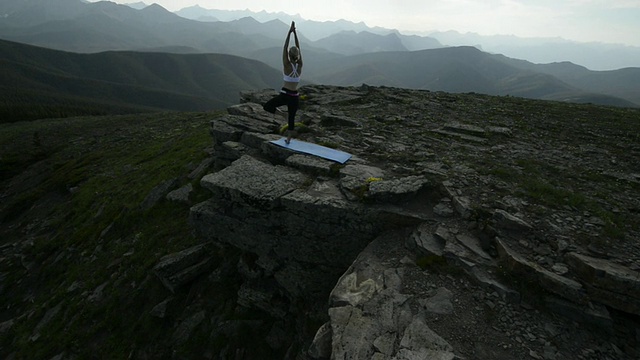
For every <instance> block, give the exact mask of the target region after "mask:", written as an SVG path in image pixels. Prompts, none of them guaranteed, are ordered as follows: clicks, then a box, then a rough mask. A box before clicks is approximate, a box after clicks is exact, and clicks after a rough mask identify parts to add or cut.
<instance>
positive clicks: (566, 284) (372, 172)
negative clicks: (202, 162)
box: [156, 86, 640, 360]
mask: <svg viewBox="0 0 640 360" xmlns="http://www.w3.org/2000/svg"><path fill="white" fill-rule="evenodd" d="M302 93H303V94H308V99H306V100H304V102H305V104H304V106H305V108H304V109H303V110H302V112H301V113H302V115H301V120H302V121H303V122H305V123H306V124H307V126H306V128H308V129H310V132H307V133H301V134H300V138H301V139H303V140H307V141H312V142H315V143H318V144H324V145H326V146H337V147H338V148H339V149H340V150H343V151H347V152H350V153H352V154H353V155H354V156H353V158H352V159H351V160H349V161H348V162H347V163H346V164H345V165H340V164H336V163H332V162H330V161H326V160H323V159H319V158H315V157H312V156H308V155H303V154H296V153H293V152H291V151H289V150H287V149H284V148H281V147H278V146H277V145H274V144H272V143H270V142H269V141H270V140H274V139H278V138H279V137H280V135H278V134H277V131H278V128H279V124H280V123H282V121H277V120H280V119H277V120H276V119H274V117H273V116H271V115H270V114H266V113H265V112H263V111H262V110H261V107H260V105H258V103H260V102H263V101H264V99H265V98H266V97H268V96H269V95H270V93H269V92H248V93H244V94H242V99H243V101H245V103H243V104H240V105H237V106H234V107H232V108H230V109H229V115H226V116H221V117H218V118H214V119H212V120H211V135H212V137H213V143H214V150H215V151H214V159H215V160H214V161H215V168H216V171H215V172H213V173H211V174H208V175H206V176H204V177H203V178H202V181H201V185H202V186H203V187H204V188H206V189H208V190H210V192H211V198H210V200H208V201H206V202H203V203H200V204H197V205H195V206H193V207H192V209H191V221H192V223H193V226H194V228H195V230H196V232H197V234H198V236H199V237H201V238H202V239H203V240H204V241H206V242H207V243H214V244H216V245H217V246H222V247H231V248H234V249H238V250H240V251H241V252H242V253H243V254H244V256H243V259H244V260H243V261H242V263H241V264H239V265H238V267H241V268H242V269H243V270H242V271H241V274H242V276H243V279H244V283H243V285H242V287H241V291H240V292H239V294H238V298H239V299H238V302H239V304H240V305H242V306H244V307H247V308H256V309H259V310H261V311H264V312H266V313H268V314H269V315H270V316H272V317H274V318H277V319H284V318H287V317H289V318H290V317H294V318H297V320H296V321H295V325H293V327H295V328H298V329H299V328H304V327H305V326H306V327H309V326H310V324H309V323H308V322H305V320H304V319H303V317H304V316H305V313H304V311H309V310H308V309H314V310H313V311H315V312H316V315H318V317H319V318H324V320H325V321H324V325H322V326H320V327H319V328H318V327H317V326H316V327H315V328H314V329H313V330H311V333H309V332H304V331H302V332H299V333H298V334H297V336H296V338H295V342H297V343H298V345H297V346H296V347H294V348H296V349H298V351H297V353H296V354H297V356H308V357H310V358H313V359H325V358H331V359H380V360H381V359H472V358H473V359H508V358H533V359H578V358H579V359H596V358H601V359H605V358H621V359H622V358H626V357H629V358H631V357H633V356H637V355H638V352H637V349H636V348H635V344H634V342H635V341H637V340H638V337H640V330H638V329H640V327H638V325H637V324H638V323H637V322H635V320H634V319H637V317H638V316H640V291H638V289H640V286H639V285H640V284H638V282H639V281H640V272H639V271H638V270H639V268H638V264H637V261H638V259H640V256H639V254H640V252H638V251H637V247H636V246H637V245H635V244H633V243H630V242H625V243H624V244H621V245H619V246H618V247H617V248H615V249H612V250H611V251H610V252H609V253H608V254H607V255H605V256H602V254H596V253H595V252H594V251H593V250H589V249H594V246H582V245H581V244H579V243H577V242H576V241H574V240H572V239H571V236H572V232H571V229H572V227H570V226H563V224H567V223H570V224H576V223H577V222H579V221H583V222H584V227H582V228H580V229H593V228H595V227H597V226H602V225H598V223H597V221H596V219H591V216H590V215H591V214H585V213H584V212H583V213H582V214H581V215H579V216H572V217H571V219H570V220H569V219H567V218H569V217H570V216H564V219H563V220H562V221H553V219H561V218H563V217H562V216H560V215H559V212H550V211H545V210H546V209H547V206H549V205H548V203H544V202H541V203H540V204H531V203H530V202H531V201H532V200H531V196H529V197H526V198H525V197H518V194H521V192H518V191H513V192H511V193H510V194H508V195H507V194H506V193H507V192H509V191H508V190H510V189H509V187H510V184H508V183H505V182H502V181H500V180H497V178H496V176H497V175H496V174H501V173H499V171H501V170H500V169H501V168H500V167H499V163H497V165H495V167H493V169H494V170H490V171H489V170H488V171H487V173H486V174H481V173H479V172H478V171H477V170H476V169H474V168H472V166H473V162H474V161H476V162H481V163H486V162H488V161H502V160H500V159H502V157H503V156H504V155H500V156H497V157H494V155H493V154H494V153H498V152H500V153H508V154H510V156H516V154H517V153H519V152H520V153H521V152H525V151H528V150H525V148H526V147H527V146H528V141H530V140H528V139H526V138H524V137H522V138H518V136H519V134H518V132H517V130H516V129H512V128H510V127H508V124H509V123H512V122H510V121H504V122H502V123H500V124H493V125H491V126H481V125H479V124H477V123H470V124H461V123H460V122H459V121H440V120H437V119H434V116H433V115H432V114H433V113H432V112H431V110H430V109H431V108H437V109H438V110H439V111H440V113H442V111H444V109H446V108H447V107H448V106H454V105H450V103H449V101H454V100H451V99H450V98H449V97H448V95H447V94H438V93H429V92H411V93H409V92H407V93H405V92H404V90H397V89H376V88H370V87H367V86H363V87H360V88H333V87H325V86H308V87H305V88H304V89H303V91H302ZM381 93H382V95H381ZM380 96H382V97H384V98H387V99H389V98H393V97H397V98H398V101H401V102H402V103H404V104H407V106H405V107H403V108H400V107H397V108H393V109H387V111H380V110H381V109H380V106H379V104H377V103H376V101H377V99H379V97H380ZM343 104H347V105H345V106H340V105H343ZM336 107H338V108H339V109H341V110H336V109H335V108H336ZM356 110H358V111H360V117H357V118H356V117H354V114H356ZM402 111H404V112H402ZM469 122H472V121H469ZM396 125H401V126H402V129H404V130H398V129H399V127H398V126H396ZM394 129H395V132H394ZM516 139H517V140H516ZM452 146H455V147H457V148H458V150H459V151H461V152H465V151H468V152H470V153H471V155H469V157H468V158H466V159H461V158H454V157H453V156H452V155H451V154H450V152H449V150H448V148H449V147H452ZM539 151H541V152H545V151H549V149H539ZM492 159H493V160H492ZM496 159H499V160H496ZM522 166H525V164H524V163H522ZM507 176H515V175H506V174H505V175H504V177H507ZM635 201H636V203H634V204H631V203H629V202H628V200H625V201H624V202H622V203H620V205H619V206H628V207H632V206H637V205H638V204H637V199H636V200H635ZM533 205H535V206H533ZM561 209H565V210H563V211H573V209H574V208H572V207H571V206H570V205H567V206H565V207H561ZM543 212H544V214H543V215H541V214H542V213H543ZM586 215H589V216H586ZM578 218H579V219H578ZM571 226H577V225H571ZM575 229H576V231H574V232H573V234H574V235H575V234H578V231H577V227H576V228H575ZM580 233H582V232H580ZM634 234H635V235H637V233H634V232H633V231H632V232H631V233H630V235H631V236H634ZM624 250H627V255H628V256H627V257H626V258H625V257H622V256H616V255H615V254H616V251H620V252H619V253H624ZM629 250H630V251H629ZM200 251H201V249H200V248H195V249H192V250H190V252H189V254H192V253H193V254H195V253H198V252H200ZM189 254H187V255H189ZM189 257H191V255H189ZM172 259H173V258H168V259H166V261H163V263H162V264H158V266H157V267H156V269H157V272H158V276H161V278H162V279H163V282H164V283H165V284H166V285H167V286H168V287H170V288H173V287H175V286H180V279H181V278H183V277H184V276H189V275H183V271H184V269H192V268H193V267H194V266H195V267H197V268H202V267H204V266H205V265H206V263H204V264H203V261H206V260H201V259H198V260H193V261H191V262H189V263H188V264H186V265H184V266H181V267H179V271H176V273H169V274H168V275H162V274H163V271H164V270H163V269H167V268H172V267H175V266H174V265H172V264H173V263H174V261H173V260H172ZM634 264H635V265H634ZM303 309H306V310H304V311H303ZM558 315H560V317H558ZM623 319H624V320H623ZM576 323H577V324H580V325H579V326H580V327H579V329H578V330H571V329H572V328H573V327H574V325H575V324H576ZM316 330H317V331H316ZM599 330H602V333H603V334H608V335H602V336H603V337H600V336H601V335H600V334H601V333H600V332H598V331H599ZM310 335H311V336H310ZM606 336H610V337H606ZM594 339H597V340H594ZM589 344H599V345H598V349H597V350H594V349H592V348H591V347H589V346H590V345H589ZM594 346H596V345H592V347H594ZM621 349H622V350H621ZM296 354H292V353H289V354H288V356H289V357H290V358H294V357H295V356H296Z"/></svg>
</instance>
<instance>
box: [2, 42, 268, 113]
mask: <svg viewBox="0 0 640 360" xmlns="http://www.w3.org/2000/svg"><path fill="white" fill-rule="evenodd" d="M0 65H1V66H0V98H1V99H2V100H1V101H0V122H14V121H22V120H33V119H37V118H55V117H66V116H80V115H104V114H121V113H132V112H148V111H159V110H160V111H167V110H169V111H173V110H178V111H208V110H213V109H223V108H225V107H227V106H229V105H231V104H234V103H236V102H237V97H238V92H239V91H240V90H245V89H263V88H269V87H273V86H274V84H276V83H277V81H278V78H279V75H278V72H277V71H276V70H275V69H273V68H271V67H269V66H267V65H265V64H263V63H260V62H257V61H254V60H249V59H244V58H240V57H236V56H231V55H222V54H186V55H184V54H167V53H138V52H106V53H99V54H74V53H68V52H62V51H55V50H49V49H44V48H38V47H33V46H28V45H23V44H18V43H12V42H8V41H2V40H0Z"/></svg>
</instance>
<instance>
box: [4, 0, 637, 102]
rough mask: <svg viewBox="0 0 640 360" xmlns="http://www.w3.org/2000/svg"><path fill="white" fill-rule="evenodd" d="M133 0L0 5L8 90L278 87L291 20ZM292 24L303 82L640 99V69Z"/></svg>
mask: <svg viewBox="0 0 640 360" xmlns="http://www.w3.org/2000/svg"><path fill="white" fill-rule="evenodd" d="M132 6H133V7H130V6H124V5H117V4H115V3H111V2H98V3H85V2H83V1H82V0H2V1H0V38H2V39H6V40H10V41H3V42H0V62H2V64H3V66H2V69H1V70H0V74H1V80H2V83H1V84H0V90H1V91H2V92H3V93H4V94H5V95H6V94H13V95H12V96H13V97H16V96H17V97H19V98H21V99H24V98H25V97H27V96H28V95H29V94H34V93H36V94H38V95H37V97H39V98H40V99H57V98H59V97H63V96H66V97H67V98H65V101H69V99H70V98H73V99H76V100H77V99H82V101H83V102H88V103H91V104H94V105H95V104H103V105H104V104H110V106H113V105H114V104H117V105H118V106H120V107H121V108H122V109H129V108H136V109H138V110H141V109H147V110H148V109H166V110H202V109H211V108H220V107H224V106H227V105H228V104H230V103H234V102H237V96H238V91H239V90H244V89H255V88H278V87H279V86H280V82H281V80H280V67H281V51H282V43H283V38H284V36H285V35H286V32H287V28H288V24H287V23H285V22H283V21H281V20H279V19H271V18H270V17H271V16H273V14H268V13H255V14H254V15H255V16H254V17H242V18H240V19H235V20H228V21H215V20H216V19H218V18H223V17H224V16H228V17H232V16H239V15H244V14H240V13H234V14H231V13H230V12H221V11H212V10H206V9H202V8H198V7H191V8H186V9H183V10H181V11H180V12H178V13H179V14H182V16H178V15H177V14H174V13H171V12H169V11H167V10H166V9H164V8H162V7H161V6H159V5H155V4H154V5H150V6H144V5H143V4H137V5H132ZM134 7H138V8H139V9H136V8H134ZM187 16H188V17H192V18H197V19H200V20H203V19H204V20H207V21H199V20H193V19H188V18H186V17H187ZM282 16H283V18H284V21H286V22H288V21H290V20H291V19H292V18H294V17H291V16H289V17H286V16H285V15H282ZM256 18H258V19H262V20H263V21H262V22H261V21H259V20H257V19H256ZM225 20H227V19H225ZM296 21H297V22H299V23H298V28H299V29H300V41H301V43H302V46H301V47H302V51H303V57H304V61H305V67H304V74H303V78H304V79H305V81H306V82H307V83H322V84H327V85H361V84H363V83H366V84H370V85H386V86H396V87H403V88H412V89H426V90H433V91H449V92H479V93H486V94H492V95H512V96H522V97H529V98H537V99H547V100H560V101H572V102H590V103H596V104H606V105H616V106H634V107H639V106H640V68H626V69H620V70H612V71H591V70H588V69H587V68H585V67H583V66H579V65H575V64H572V63H569V62H560V63H550V64H534V63H532V62H529V61H523V60H516V59H512V58H509V57H507V56H504V55H497V54H491V53H487V52H483V51H481V50H479V49H478V48H475V47H470V46H457V47H449V46H443V45H442V43H440V42H439V41H438V40H436V39H435V38H432V37H425V36H415V35H412V36H407V35H402V34H400V33H398V32H397V31H391V30H385V29H380V28H373V29H371V28H367V27H366V25H364V24H362V23H360V24H354V23H350V22H346V21H336V22H326V23H320V22H312V21H304V20H299V19H296ZM303 21H304V24H303V23H302V22H303ZM302 29H304V30H302ZM323 29H324V30H323ZM322 31H324V35H326V36H325V37H319V36H320V35H319V34H321V33H322ZM307 33H309V34H310V35H309V37H307V35H306V34H307ZM437 35H438V34H437ZM440 35H442V34H440ZM311 38H314V39H315V40H311ZM21 44H31V45H35V46H38V47H41V48H34V47H31V46H25V45H21ZM45 48H47V49H49V50H47V49H45ZM54 49H55V50H64V51H65V52H61V51H54ZM223 54H225V55H223ZM51 101H53V100H51ZM100 106H102V105H100ZM121 111H124V110H121Z"/></svg>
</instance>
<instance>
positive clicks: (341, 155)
mask: <svg viewBox="0 0 640 360" xmlns="http://www.w3.org/2000/svg"><path fill="white" fill-rule="evenodd" d="M284 140H285V139H284V138H282V139H280V140H272V141H271V142H272V143H274V144H276V145H278V146H282V147H283V148H287V149H290V150H293V151H297V152H301V153H305V154H311V155H315V156H319V157H321V158H324V159H328V160H332V161H336V162H339V163H340V164H344V163H345V162H347V160H349V159H351V154H348V153H346V152H344V151H340V150H336V149H331V148H328V147H324V146H321V145H317V144H312V143H308V142H304V141H300V140H296V139H291V142H290V143H289V144H287V143H286V142H284Z"/></svg>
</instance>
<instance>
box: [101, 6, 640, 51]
mask: <svg viewBox="0 0 640 360" xmlns="http://www.w3.org/2000/svg"><path fill="white" fill-rule="evenodd" d="M92 1H94V0H92ZM136 1H138V0H116V1H115V2H117V3H120V4H124V3H132V2H136ZM143 1H144V2H145V3H146V4H151V3H153V2H155V3H157V4H160V5H162V6H163V7H164V8H166V9H167V10H170V11H177V10H180V9H183V8H185V7H189V6H192V5H196V4H198V5H200V6H201V7H203V8H206V9H222V10H244V9H249V10H252V11H262V10H266V11H268V12H284V13H287V14H290V15H295V14H299V15H300V16H302V17H303V18H305V19H308V20H320V21H324V20H337V19H346V20H350V21H353V22H360V21H364V22H365V23H366V24H367V25H368V26H381V27H385V28H391V29H398V30H400V31H403V30H405V31H412V32H419V31H423V32H429V31H434V30H437V31H446V30H456V31H459V32H463V33H464V32H475V33H479V34H481V35H496V34H500V35H516V36H519V37H562V38H565V39H569V40H576V41H584V42H589V41H597V42H607V43H617V44H627V45H634V46H640V0H395V1H392V0H350V1H349V0H347V1H345V0H320V1H318V0H316V1H308V0H298V1H295V0H286V1H280V0H269V1H265V0H249V1H238V0H155V1H153V0H143ZM301 30H302V29H301Z"/></svg>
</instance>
